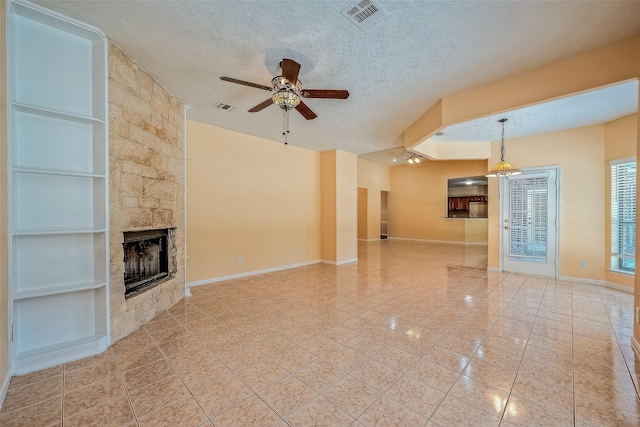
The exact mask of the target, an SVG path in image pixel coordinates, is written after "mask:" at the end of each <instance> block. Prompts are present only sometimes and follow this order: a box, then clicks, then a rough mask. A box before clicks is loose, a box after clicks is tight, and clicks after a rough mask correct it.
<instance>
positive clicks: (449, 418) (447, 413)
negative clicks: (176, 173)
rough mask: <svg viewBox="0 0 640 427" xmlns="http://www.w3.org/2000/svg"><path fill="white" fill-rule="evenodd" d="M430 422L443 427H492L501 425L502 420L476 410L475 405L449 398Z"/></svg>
mask: <svg viewBox="0 0 640 427" xmlns="http://www.w3.org/2000/svg"><path fill="white" fill-rule="evenodd" d="M430 421H432V422H434V423H436V424H437V425H439V426H441V427H460V426H483V427H492V426H498V425H499V424H500V418H497V417H494V416H492V415H489V414H487V413H486V412H484V411H481V410H479V409H476V408H475V407H474V406H473V405H469V403H467V402H465V401H462V400H460V399H456V398H455V397H452V396H447V397H445V399H444V400H443V401H442V403H441V404H440V406H438V409H436V412H435V413H434V414H433V415H432V416H431V418H430Z"/></svg>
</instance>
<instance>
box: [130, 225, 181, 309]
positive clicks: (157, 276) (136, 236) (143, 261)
mask: <svg viewBox="0 0 640 427" xmlns="http://www.w3.org/2000/svg"><path fill="white" fill-rule="evenodd" d="M173 243H174V242H173V239H170V238H169V229H167V228H164V229H159V230H145V231H125V232H124V243H123V244H122V249H123V251H124V260H123V261H124V296H125V297H127V298H128V297H131V296H133V295H136V294H137V293H140V292H144V291H145V290H148V289H150V288H151V287H152V286H156V285H158V284H159V283H162V282H163V281H165V280H166V279H167V278H169V277H171V276H170V274H171V272H172V271H173V268H171V267H173V266H174V265H175V259H174V257H170V256H169V253H170V252H173V253H174V255H175V251H170V250H169V245H170V244H173Z"/></svg>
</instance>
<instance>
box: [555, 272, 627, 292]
mask: <svg viewBox="0 0 640 427" xmlns="http://www.w3.org/2000/svg"><path fill="white" fill-rule="evenodd" d="M558 279H559V280H566V281H567V282H579V283H587V284H589V285H596V286H606V287H607V288H612V289H616V290H618V291H623V292H629V293H633V292H634V291H635V290H634V289H633V287H631V286H625V285H620V284H618V283H613V282H608V281H605V280H597V279H584V278H582V277H571V276H560V277H558Z"/></svg>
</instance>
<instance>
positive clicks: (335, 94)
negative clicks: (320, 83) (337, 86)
mask: <svg viewBox="0 0 640 427" xmlns="http://www.w3.org/2000/svg"><path fill="white" fill-rule="evenodd" d="M302 96H304V97H305V98H331V99H347V98H348V97H349V91H346V90H334V89H303V90H302Z"/></svg>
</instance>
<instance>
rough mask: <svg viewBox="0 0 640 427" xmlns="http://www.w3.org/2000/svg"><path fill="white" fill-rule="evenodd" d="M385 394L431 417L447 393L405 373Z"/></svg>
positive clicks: (424, 415)
mask: <svg viewBox="0 0 640 427" xmlns="http://www.w3.org/2000/svg"><path fill="white" fill-rule="evenodd" d="M385 395H386V396H388V397H391V398H393V399H394V400H396V401H398V402H400V403H401V404H402V405H404V406H406V407H407V408H409V409H411V410H412V411H414V412H416V413H418V414H420V415H422V416H423V417H426V418H429V417H430V416H431V415H432V414H433V412H434V411H435V410H436V408H437V407H438V405H439V404H440V402H441V401H442V399H444V396H445V393H444V392H442V391H440V390H437V389H435V388H432V387H429V386H428V385H426V384H424V383H422V382H420V381H418V380H416V379H414V378H413V377H412V376H411V375H405V376H403V377H402V378H400V380H398V381H397V382H396V383H395V384H393V385H392V386H391V388H389V390H387V392H386V393H385Z"/></svg>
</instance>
